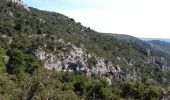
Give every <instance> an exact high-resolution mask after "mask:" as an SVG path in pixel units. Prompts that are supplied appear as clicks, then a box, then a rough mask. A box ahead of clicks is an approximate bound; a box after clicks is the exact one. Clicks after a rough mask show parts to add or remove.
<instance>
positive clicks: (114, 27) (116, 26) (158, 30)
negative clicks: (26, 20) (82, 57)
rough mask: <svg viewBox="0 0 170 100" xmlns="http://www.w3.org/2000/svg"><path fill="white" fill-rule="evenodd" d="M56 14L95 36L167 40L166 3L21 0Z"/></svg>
mask: <svg viewBox="0 0 170 100" xmlns="http://www.w3.org/2000/svg"><path fill="white" fill-rule="evenodd" d="M23 1H24V2H25V3H26V4H27V5H28V6H32V7H36V8H39V9H42V10H49V11H55V12H60V13H62V14H64V15H67V16H69V17H71V18H74V19H75V20H76V21H77V22H81V23H82V24H83V25H85V26H87V27H91V28H92V29H94V30H96V31H98V32H106V33H120V34H129V35H132V36H136V37H148V38H170V0H23Z"/></svg>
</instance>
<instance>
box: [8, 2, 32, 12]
mask: <svg viewBox="0 0 170 100" xmlns="http://www.w3.org/2000/svg"><path fill="white" fill-rule="evenodd" d="M7 1H10V2H13V3H16V4H18V5H19V6H21V7H23V8H24V9H25V10H27V11H30V9H29V7H28V6H27V5H26V4H24V3H23V2H22V1H21V0H7Z"/></svg>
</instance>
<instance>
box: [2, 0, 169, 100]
mask: <svg viewBox="0 0 170 100" xmlns="http://www.w3.org/2000/svg"><path fill="white" fill-rule="evenodd" d="M25 6H26V5H23V4H21V3H15V2H10V1H7V0H1V1H0V73H1V74H0V82H1V86H0V87H1V88H2V90H0V99H24V100H25V99H26V100H30V99H55V100H56V99H62V100H64V99H65V100H68V99H70V100H76V99H87V100H89V99H119V98H129V99H147V100H148V99H156V98H158V97H159V96H160V95H161V88H162V87H163V85H167V84H168V83H169V80H170V78H169V77H168V75H169V74H168V72H169V63H168V61H169V60H168V57H166V56H165V55H164V54H162V53H161V52H157V51H154V50H153V49H152V48H148V47H145V46H143V45H139V44H137V43H135V42H134V41H132V42H131V43H129V42H127V41H124V40H121V39H118V38H113V37H112V36H108V35H104V34H102V33H98V32H96V31H94V30H92V29H90V28H87V27H84V26H82V25H81V23H76V22H75V21H74V19H72V18H68V17H66V16H64V15H61V14H59V13H55V12H48V11H40V10H38V9H35V8H27V7H25ZM146 45H149V44H146Z"/></svg>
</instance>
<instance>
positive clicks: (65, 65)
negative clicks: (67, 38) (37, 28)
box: [35, 39, 123, 80]
mask: <svg viewBox="0 0 170 100" xmlns="http://www.w3.org/2000/svg"><path fill="white" fill-rule="evenodd" d="M58 43H60V44H61V45H65V46H68V47H70V48H69V49H68V48H62V50H61V51H60V52H58V53H57V54H55V53H53V52H46V51H45V50H43V49H42V48H39V49H37V50H36V51H35V55H36V56H37V58H38V59H40V60H42V61H43V62H44V66H45V68H47V69H50V70H52V69H53V70H56V71H70V72H72V71H84V72H86V74H87V76H93V75H95V76H102V75H104V76H106V77H107V78H108V80H111V79H113V78H116V79H120V78H121V77H122V75H123V71H122V70H121V68H120V66H118V65H117V66H113V65H112V63H111V62H110V61H109V62H107V63H106V62H105V59H104V58H102V57H97V56H94V55H92V54H87V53H86V51H85V48H84V47H83V46H82V47H76V46H74V45H72V44H71V43H65V42H64V41H63V40H62V39H59V40H58ZM66 50H67V52H66ZM91 57H94V58H95V60H96V64H95V65H94V66H90V65H89V64H88V63H87V60H88V59H90V58H91Z"/></svg>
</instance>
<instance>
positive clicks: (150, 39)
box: [140, 38, 170, 42]
mask: <svg viewBox="0 0 170 100" xmlns="http://www.w3.org/2000/svg"><path fill="white" fill-rule="evenodd" d="M140 39H141V40H143V41H152V40H159V41H165V42H170V39H163V38H140Z"/></svg>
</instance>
